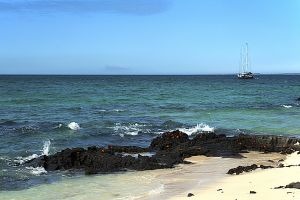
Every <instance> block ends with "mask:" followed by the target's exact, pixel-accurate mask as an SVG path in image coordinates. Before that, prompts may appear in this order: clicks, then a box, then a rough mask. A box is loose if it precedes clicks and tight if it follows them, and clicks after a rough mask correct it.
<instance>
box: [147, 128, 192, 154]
mask: <svg viewBox="0 0 300 200" xmlns="http://www.w3.org/2000/svg"><path fill="white" fill-rule="evenodd" d="M188 141H189V137H188V135H187V134H186V133H183V132H181V131H179V130H176V131H172V132H166V133H163V134H162V135H161V136H159V137H157V138H154V139H153V140H152V142H151V144H150V149H152V150H169V149H172V148H174V147H176V146H177V145H178V144H181V143H185V142H188Z"/></svg>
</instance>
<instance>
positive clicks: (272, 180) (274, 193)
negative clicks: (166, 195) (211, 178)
mask: <svg viewBox="0 0 300 200" xmlns="http://www.w3.org/2000/svg"><path fill="white" fill-rule="evenodd" d="M252 164H254V163H252ZM283 164H285V165H298V164H300V156H299V155H298V154H297V153H293V154H291V155H290V156H287V158H286V160H285V161H284V162H283ZM299 174H300V167H298V166H295V167H284V168H273V169H264V170H262V169H258V170H255V171H252V172H247V173H243V174H240V175H227V176H226V177H224V178H222V179H220V180H217V181H215V182H214V183H212V184H209V185H206V186H205V187H200V188H198V187H197V186H195V187H194V188H192V189H190V190H187V191H185V192H184V193H182V194H180V195H176V196H173V197H172V198H171V199H172V200H181V199H190V200H193V199H205V200H235V199H237V200H264V199H266V200H269V199H270V200H288V199H300V190H299V189H274V187H278V186H285V185H287V184H289V183H292V182H297V181H300V176H299ZM219 189H222V190H219ZM217 190H219V191H217ZM250 191H255V192H256V194H250ZM189 192H190V193H193V194H194V195H195V196H193V197H187V194H188V193H189Z"/></svg>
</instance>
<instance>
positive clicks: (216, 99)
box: [0, 75, 300, 199]
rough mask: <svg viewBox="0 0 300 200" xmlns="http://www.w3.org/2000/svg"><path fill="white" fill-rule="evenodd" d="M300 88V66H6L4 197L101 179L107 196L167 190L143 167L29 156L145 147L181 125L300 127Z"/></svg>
mask: <svg viewBox="0 0 300 200" xmlns="http://www.w3.org/2000/svg"><path fill="white" fill-rule="evenodd" d="M299 97H300V76H298V75H259V76H256V78H255V79H253V80H239V79H237V78H236V77H235V76H234V75H219V76H217V75H205V76H204V75H199V76H31V75H27V76H21V75H20V76H13V75H11V76H8V75H7V76H5V75H2V76H0V199H32V197H33V196H34V195H36V199H40V198H41V197H43V198H44V197H45V196H47V194H48V193H49V191H50V188H51V191H57V193H55V192H54V193H53V194H51V195H50V196H51V198H52V199H53V198H56V199H72V198H73V199H80V198H79V196H76V194H77V193H78V194H79V193H80V190H78V191H74V192H73V193H72V192H69V193H68V195H67V194H66V195H65V196H55V194H57V195H59V194H61V193H62V191H69V190H70V191H71V190H72V188H73V187H74V185H73V184H80V187H84V186H86V187H87V186H89V187H93V186H97V188H98V190H99V191H98V192H99V194H102V195H103V196H102V197H103V199H112V198H116V199H118V198H119V199H121V198H125V197H128V195H129V196H130V195H133V194H137V193H139V192H146V191H148V192H149V191H154V193H155V192H157V191H158V192H159V191H160V189H162V186H161V185H160V183H158V182H156V180H155V179H151V178H149V177H148V178H147V180H148V182H147V183H148V184H146V185H144V186H143V187H144V188H136V184H133V183H132V180H133V179H136V180H139V181H141V180H143V179H140V177H141V176H138V174H139V173H142V172H127V173H116V174H105V175H96V176H85V175H83V173H82V172H80V171H78V172H76V171H68V172H45V171H44V170H43V169H37V168H26V167H24V166H23V165H19V164H22V163H23V162H25V161H26V160H28V159H30V158H34V157H38V156H40V155H48V154H53V153H55V152H57V151H60V150H62V149H65V148H72V147H88V146H92V145H96V146H107V145H109V144H114V145H137V146H142V147H145V146H147V145H149V143H150V142H151V139H153V138H154V137H157V136H159V135H160V134H162V133H163V132H165V131H170V130H176V129H180V130H181V131H183V132H186V133H187V134H189V135H190V136H191V137H192V136H193V135H195V134H197V133H200V132H202V131H215V132H216V133H225V134H227V135H234V134H239V133H248V134H275V135H292V136H295V137H299V136H300V123H299V116H300V101H297V98H299ZM131 176H132V177H133V178H132V177H131ZM144 176H145V174H143V175H142V177H144ZM130 177H131V178H130ZM74 180H76V181H74ZM79 180H80V181H79ZM120 180H122V181H121V182H122V186H121V185H118V184H121V183H120ZM145 180H146V179H145ZM149 180H150V181H149ZM151 180H152V181H151ZM126 181H127V182H126ZM75 182H76V183H75ZM143 182H144V183H145V181H143ZM71 183H72V184H71ZM89 184H92V185H89ZM93 184H94V185H93ZM40 188H48V189H44V190H43V189H40ZM100 188H101V189H100ZM128 188H131V189H130V190H129V189H128ZM155 188H156V189H155ZM48 190H49V191H48ZM119 190H122V191H121V194H124V195H125V194H126V195H125V196H124V195H123V196H122V195H121V194H120V191H119ZM135 190H137V191H135ZM59 191H60V193H59ZM128 191H131V193H132V194H131V193H130V192H128ZM39 192H40V193H39ZM76 192H77V193H76ZM26 194H28V198H26ZM33 194H34V195H33ZM116 194H119V195H117V196H116ZM39 195H44V196H39ZM70 195H71V196H70ZM105 195H106V196H105ZM114 195H115V196H114ZM50 196H49V199H51V198H50ZM21 197H22V198H21ZM85 197H87V196H85ZM105 197H107V198H105ZM45 199H46V198H45ZM82 199H84V198H82ZM100 199H101V198H100Z"/></svg>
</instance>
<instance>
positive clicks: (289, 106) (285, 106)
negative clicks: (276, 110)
mask: <svg viewBox="0 0 300 200" xmlns="http://www.w3.org/2000/svg"><path fill="white" fill-rule="evenodd" d="M282 107H284V108H291V107H293V106H291V105H282Z"/></svg>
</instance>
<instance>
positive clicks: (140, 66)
mask: <svg viewBox="0 0 300 200" xmlns="http://www.w3.org/2000/svg"><path fill="white" fill-rule="evenodd" d="M245 42H248V43H249V56H250V60H251V68H252V71H253V72H255V73H300V1H299V0H0V74H231V73H237V72H238V70H239V60H240V49H241V46H242V45H243V44H244V43H245Z"/></svg>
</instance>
